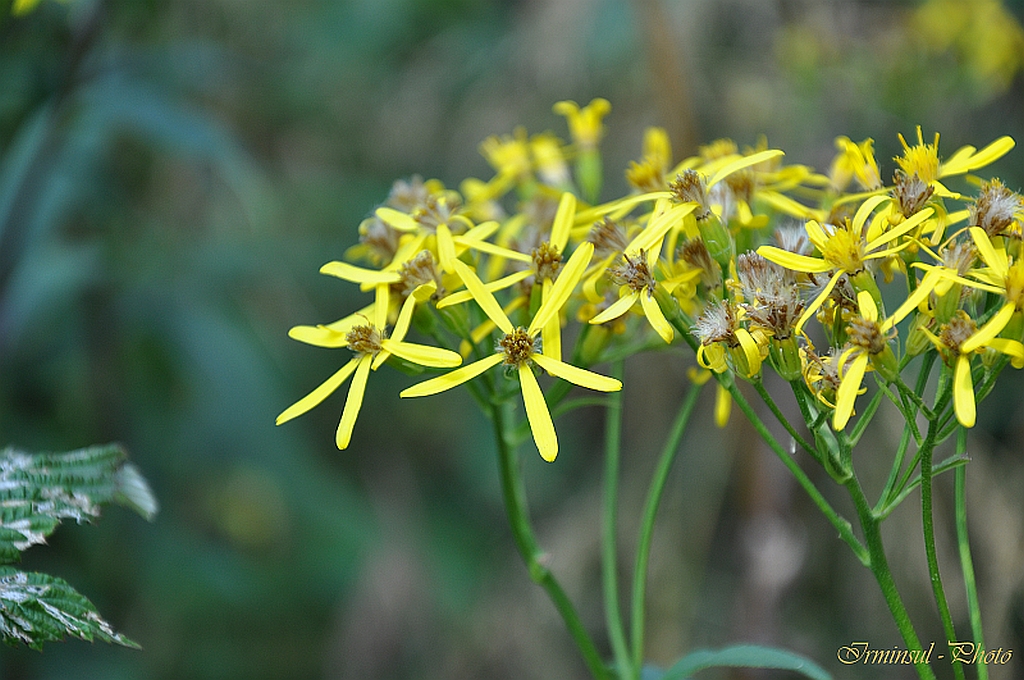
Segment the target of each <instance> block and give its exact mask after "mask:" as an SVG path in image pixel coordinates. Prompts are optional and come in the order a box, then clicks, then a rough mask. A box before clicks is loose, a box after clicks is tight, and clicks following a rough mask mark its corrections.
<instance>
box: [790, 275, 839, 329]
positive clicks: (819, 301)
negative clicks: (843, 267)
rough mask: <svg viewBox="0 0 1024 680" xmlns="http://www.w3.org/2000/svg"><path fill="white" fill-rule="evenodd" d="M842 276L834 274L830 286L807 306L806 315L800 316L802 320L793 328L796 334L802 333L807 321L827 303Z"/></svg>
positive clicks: (829, 282) (829, 281)
mask: <svg viewBox="0 0 1024 680" xmlns="http://www.w3.org/2000/svg"><path fill="white" fill-rule="evenodd" d="M840 275H842V272H836V273H835V274H833V275H832V278H831V279H829V280H828V284H827V285H826V286H825V288H823V289H822V291H821V292H820V293H818V297H816V298H814V301H813V302H811V304H809V305H807V309H805V310H804V313H803V314H801V315H800V319H799V320H798V321H797V322H796V326H794V327H793V332H794V333H798V334H799V333H800V331H801V330H803V327H804V324H805V323H807V321H808V320H809V319H810V318H811V317H812V316H814V314H815V312H817V311H818V309H819V308H820V307H821V306H822V305H823V304H824V303H825V300H827V299H828V296H829V295H831V294H832V289H833V288H835V287H836V282H837V281H839V277H840Z"/></svg>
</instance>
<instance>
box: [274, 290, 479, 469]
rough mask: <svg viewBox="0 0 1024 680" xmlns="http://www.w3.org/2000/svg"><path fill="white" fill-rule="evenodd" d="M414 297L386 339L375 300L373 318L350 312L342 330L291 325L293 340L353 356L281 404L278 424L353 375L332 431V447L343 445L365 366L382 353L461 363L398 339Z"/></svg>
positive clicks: (433, 363)
mask: <svg viewBox="0 0 1024 680" xmlns="http://www.w3.org/2000/svg"><path fill="white" fill-rule="evenodd" d="M415 297H416V295H410V296H409V299H408V300H407V301H406V305H404V306H403V309H402V313H400V314H399V321H398V323H396V324H395V332H394V334H393V337H391V338H388V337H387V336H386V335H385V333H384V331H383V328H384V323H385V320H386V315H387V308H386V306H381V305H379V304H378V305H375V307H374V320H373V322H370V321H369V320H367V319H365V318H364V319H362V321H364V322H365V323H358V322H357V319H356V318H353V317H347V318H346V320H343V321H346V325H347V326H348V328H347V330H342V328H343V326H340V325H339V326H337V327H335V328H327V327H324V326H318V327H315V328H314V327H309V326H296V327H295V328H293V329H292V330H291V331H290V332H289V335H290V336H291V337H293V338H295V339H297V340H300V341H302V342H306V343H308V344H313V345H318V346H321V347H348V348H349V349H350V350H352V351H353V352H355V355H356V356H355V357H353V358H352V359H351V360H350V361H349V362H348V363H346V364H345V365H344V366H342V367H341V368H340V369H339V370H338V371H337V372H336V373H335V374H334V375H332V376H331V377H329V378H328V379H327V380H325V381H324V382H323V383H321V384H320V385H319V386H318V387H317V388H316V389H314V390H313V391H312V392H310V393H309V394H307V395H306V396H305V397H303V398H302V399H300V400H298V401H297V402H295V403H294V404H292V405H291V406H289V407H288V408H286V409H285V410H284V411H283V412H282V413H281V415H279V416H278V417H277V424H278V425H281V424H282V423H285V422H288V421H289V420H291V419H292V418H295V417H297V416H300V415H302V414H303V413H305V412H306V411H309V410H310V409H312V408H313V407H314V406H316V405H317V404H319V403H320V402H322V401H323V400H324V399H326V398H327V397H328V396H330V395H331V394H332V393H333V392H334V391H335V390H337V389H338V388H339V387H340V386H341V385H342V383H344V382H345V381H346V380H348V378H349V377H350V376H353V377H352V384H351V385H350V386H349V389H348V396H347V397H346V399H345V408H344V410H343V411H342V414H341V421H340V422H339V423H338V431H337V434H336V435H335V443H336V444H337V446H338V449H340V450H344V449H345V448H347V447H348V444H349V441H350V440H351V438H352V429H353V427H355V424H356V418H357V417H358V415H359V409H360V408H361V407H362V404H363V394H364V393H365V391H366V382H367V380H368V378H369V375H370V370H371V369H372V370H376V369H377V367H378V366H379V365H380V364H381V363H383V361H384V360H385V359H387V357H388V356H390V355H392V354H394V355H395V356H397V357H400V358H402V359H405V360H406V361H409V362H411V363H414V364H419V365H421V366H430V367H435V368H451V367H453V366H458V365H459V364H461V363H462V357H461V356H459V355H458V354H457V353H455V352H452V351H451V350H447V349H441V348H440V347H429V346H426V345H418V344H415V343H411V342H404V341H403V340H402V338H403V337H404V336H405V332H406V330H407V329H408V327H409V321H410V318H411V316H412V304H413V300H414V298H415ZM407 310H408V311H407ZM353 374H354V375H353Z"/></svg>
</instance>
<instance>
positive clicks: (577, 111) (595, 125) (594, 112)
mask: <svg viewBox="0 0 1024 680" xmlns="http://www.w3.org/2000/svg"><path fill="white" fill-rule="evenodd" d="M552 108H553V110H554V112H555V113H557V114H558V115H560V116H565V119H566V122H567V123H568V124H569V134H570V136H572V141H573V142H574V143H575V144H576V146H577V148H578V149H580V150H592V149H596V148H597V145H598V144H600V142H601V139H602V138H603V137H604V125H603V124H602V122H601V121H602V120H603V119H604V117H605V116H607V115H608V113H609V112H610V111H611V110H612V105H611V104H610V103H609V102H608V100H607V99H602V98H600V97H599V98H597V99H593V100H591V102H590V103H589V104H587V105H586V106H584V107H583V108H582V109H581V108H580V105H579V104H577V103H576V102H574V101H561V102H557V103H555V105H554V107H552Z"/></svg>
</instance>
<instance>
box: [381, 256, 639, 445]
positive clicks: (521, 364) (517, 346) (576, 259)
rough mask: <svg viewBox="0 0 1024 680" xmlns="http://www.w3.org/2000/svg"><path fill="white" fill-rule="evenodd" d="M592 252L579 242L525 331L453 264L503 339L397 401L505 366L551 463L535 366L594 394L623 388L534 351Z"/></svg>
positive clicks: (550, 436)
mask: <svg viewBox="0 0 1024 680" xmlns="http://www.w3.org/2000/svg"><path fill="white" fill-rule="evenodd" d="M592 253H593V245H591V244H590V243H583V244H581V245H580V246H579V247H578V248H577V249H576V252H574V253H573V255H572V257H570V258H569V261H568V262H567V263H566V265H565V268H564V270H563V272H562V274H561V275H560V276H559V277H558V279H557V280H556V281H555V284H554V286H553V287H552V288H551V291H550V295H549V296H548V298H547V299H546V300H545V301H544V302H543V303H541V305H540V307H538V309H537V313H536V314H535V315H534V317H533V320H532V321H531V322H530V325H529V326H528V327H527V328H525V329H524V328H522V327H516V326H514V325H513V324H512V322H511V321H510V320H509V318H508V316H507V315H506V314H505V312H504V311H503V310H502V308H501V305H500V304H498V301H497V300H496V299H495V298H494V295H492V294H491V292H490V291H489V290H487V288H486V287H485V286H484V284H483V282H482V281H481V280H480V279H479V278H478V277H477V275H476V273H475V272H473V270H472V269H470V268H469V266H468V265H466V264H465V263H463V262H461V261H459V260H456V261H455V270H456V271H457V272H458V274H459V276H460V277H462V280H463V283H465V284H466V287H467V288H468V289H469V291H470V293H471V294H472V296H473V299H474V300H476V302H477V304H479V305H480V308H481V309H483V311H484V313H485V314H487V316H488V317H489V318H490V319H491V321H493V322H494V324H495V325H496V326H497V327H498V328H499V329H500V330H501V331H502V332H503V333H504V334H505V335H504V336H503V337H502V338H501V340H500V341H499V342H498V345H497V347H496V348H495V352H494V354H492V355H490V356H488V357H485V358H483V359H480V360H478V361H474V362H473V363H471V364H467V365H466V366H463V367H462V368H459V369H457V370H455V371H451V372H450V373H446V374H445V375H442V376H438V377H437V378H433V379H431V380H426V381H424V382H421V383H419V384H417V385H413V386H412V387H410V388H408V389H406V390H403V391H402V394H401V396H402V397H424V396H427V395H431V394H437V393H438V392H444V391H445V390H449V389H451V388H453V387H456V386H457V385H461V384H462V383H464V382H466V381H468V380H472V379H473V378H475V377H477V376H478V375H480V374H481V373H483V372H484V371H486V370H488V369H490V368H493V367H494V366H497V365H498V364H504V365H505V366H506V367H508V368H510V369H514V370H515V371H516V372H517V373H518V375H519V385H520V388H521V390H522V394H523V403H524V404H525V406H526V417H527V420H528V421H529V423H530V430H531V431H532V432H533V440H534V442H535V443H536V444H537V450H538V451H540V455H541V457H542V458H543V459H544V460H546V461H548V462H551V461H553V460H555V457H556V456H557V455H558V438H557V436H556V435H555V426H554V423H553V422H552V420H551V413H550V412H549V411H548V407H547V403H546V402H545V401H544V393H543V392H542V391H541V389H540V385H539V384H538V383H537V377H536V376H535V375H534V374H533V365H534V364H536V365H537V366H540V367H541V368H542V369H544V370H545V371H547V372H548V373H550V374H551V375H553V376H556V377H558V378H562V379H563V380H568V381H569V382H571V383H574V384H576V385H580V386H582V387H587V388H590V389H592V390H598V391H601V392H615V391H617V390H620V389H622V383H621V382H619V381H618V380H616V379H614V378H609V377H608V376H604V375H600V374H598V373H593V372H591V371H588V370H585V369H582V368H579V367H577V366H573V365H571V364H567V363H565V362H564V361H561V360H559V359H556V358H554V357H552V356H550V355H548V354H547V353H546V352H544V351H541V348H539V347H538V344H539V343H538V340H540V338H539V337H538V336H539V334H540V332H541V330H542V329H543V328H544V326H545V325H546V324H547V323H548V321H549V320H550V319H552V318H553V317H557V315H558V314H559V312H560V310H561V308H562V306H563V305H565V303H566V301H567V300H568V299H569V296H570V295H571V294H572V292H573V289H574V288H575V287H576V284H577V282H579V279H580V276H582V275H583V271H584V270H585V269H586V266H587V262H588V261H589V259H590V255H591V254H592Z"/></svg>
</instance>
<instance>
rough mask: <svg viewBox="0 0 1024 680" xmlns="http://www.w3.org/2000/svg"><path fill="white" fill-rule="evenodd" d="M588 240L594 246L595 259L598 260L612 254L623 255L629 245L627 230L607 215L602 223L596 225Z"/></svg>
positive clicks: (591, 230)
mask: <svg viewBox="0 0 1024 680" xmlns="http://www.w3.org/2000/svg"><path fill="white" fill-rule="evenodd" d="M587 240H588V241H590V242H591V243H593V244H594V257H595V258H596V259H598V260H601V259H604V258H606V257H608V256H609V255H611V254H612V253H622V252H623V251H624V250H625V249H626V246H628V245H629V241H628V240H627V239H626V230H625V229H623V228H622V226H621V225H619V223H618V222H616V221H615V220H613V219H612V218H610V217H608V216H607V215H605V217H604V219H603V220H602V221H600V222H595V223H594V226H593V227H592V228H591V229H590V235H589V236H587Z"/></svg>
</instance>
